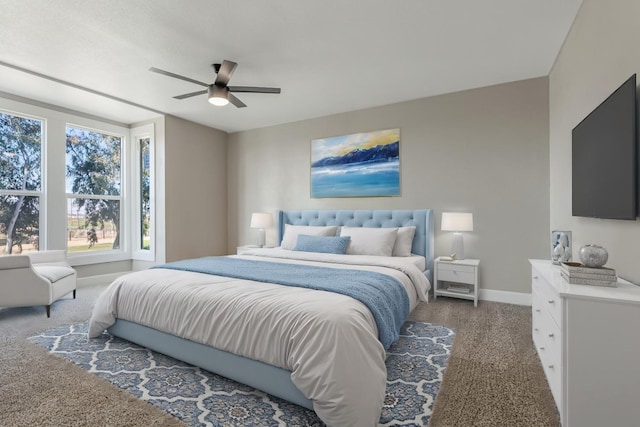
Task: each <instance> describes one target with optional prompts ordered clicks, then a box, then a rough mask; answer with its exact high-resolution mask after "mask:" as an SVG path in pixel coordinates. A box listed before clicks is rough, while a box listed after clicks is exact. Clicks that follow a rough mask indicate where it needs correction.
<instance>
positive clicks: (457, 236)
mask: <svg viewBox="0 0 640 427" xmlns="http://www.w3.org/2000/svg"><path fill="white" fill-rule="evenodd" d="M440 229H441V230H442V231H453V232H454V233H453V239H452V241H451V251H452V252H453V253H455V254H456V257H455V258H456V259H464V242H463V241H462V233H460V232H461V231H473V214H471V213H459V212H442V222H441V224H440Z"/></svg>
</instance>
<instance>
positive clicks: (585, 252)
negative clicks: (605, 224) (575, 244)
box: [580, 245, 609, 267]
mask: <svg viewBox="0 0 640 427" xmlns="http://www.w3.org/2000/svg"><path fill="white" fill-rule="evenodd" d="M608 260H609V252H607V250H606V249H605V248H603V247H602V246H598V245H584V246H583V247H581V248H580V261H582V263H583V264H584V265H586V266H587V267H602V266H603V265H605V264H606V263H607V261H608Z"/></svg>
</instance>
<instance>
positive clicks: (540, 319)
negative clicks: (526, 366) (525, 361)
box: [532, 301, 562, 402]
mask: <svg viewBox="0 0 640 427" xmlns="http://www.w3.org/2000/svg"><path fill="white" fill-rule="evenodd" d="M542 303H544V301H542ZM536 314H537V316H536ZM533 316H534V317H533V318H532V323H533V324H534V325H535V326H534V330H533V332H532V335H533V336H534V344H535V346H536V351H537V352H538V355H539V356H540V362H541V363H542V367H543V369H544V372H545V375H546V377H547V381H548V382H549V388H551V392H552V393H553V397H554V399H556V402H559V399H560V392H561V390H562V389H561V387H562V383H561V377H562V348H561V346H562V335H561V332H560V328H559V327H558V325H557V324H556V322H555V321H554V320H553V318H552V317H551V315H550V312H549V311H547V310H544V309H542V310H541V311H540V313H536V312H535V311H534V314H533ZM534 319H537V320H535V321H534ZM536 329H537V331H536Z"/></svg>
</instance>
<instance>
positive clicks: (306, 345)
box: [89, 249, 430, 427]
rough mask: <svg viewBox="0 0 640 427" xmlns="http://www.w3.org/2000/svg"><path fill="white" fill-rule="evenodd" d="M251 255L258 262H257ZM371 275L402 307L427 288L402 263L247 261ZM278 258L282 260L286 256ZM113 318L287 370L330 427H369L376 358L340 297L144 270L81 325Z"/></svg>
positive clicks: (379, 366)
mask: <svg viewBox="0 0 640 427" xmlns="http://www.w3.org/2000/svg"><path fill="white" fill-rule="evenodd" d="M258 256H260V258H257V257H258ZM265 256H268V260H269V261H273V262H294V263H304V264H311V265H325V266H326V265H327V263H330V264H331V266H332V267H336V268H354V269H364V270H370V271H376V272H380V273H383V274H387V275H389V276H393V277H395V278H397V279H398V280H399V281H400V282H401V283H402V284H403V286H404V287H405V289H407V293H408V294H409V299H410V302H411V308H412V309H413V307H414V306H415V305H416V304H417V302H418V300H424V301H426V295H427V291H428V289H429V286H430V284H429V283H428V281H427V279H426V278H425V276H424V274H422V272H421V271H420V269H419V268H418V267H417V266H416V264H415V260H411V259H410V258H400V257H396V258H383V257H368V256H354V255H330V254H311V253H305V252H292V251H283V250H280V249H272V250H268V249H263V250H256V251H255V252H253V253H252V255H246V256H244V255H243V256H242V258H247V259H261V260H265V259H266V258H264V257H265ZM285 257H286V258H285ZM116 318H119V319H124V320H128V321H131V322H135V323H139V324H141V325H145V326H148V327H151V328H154V329H157V330H160V331H163V332H167V333H170V334H173V335H176V336H179V337H182V338H187V339H189V340H192V341H196V342H199V343H204V344H207V345H210V346H213V347H215V348H218V349H221V350H224V351H228V352H231V353H235V354H239V355H242V356H245V357H249V358H252V359H255V360H260V361H263V362H265V363H268V364H271V365H274V366H278V367H280V368H283V369H287V370H289V371H291V372H292V374H291V380H292V381H293V383H294V384H295V385H296V387H298V389H300V391H302V393H303V394H304V395H305V396H306V397H307V398H309V399H311V400H312V401H313V406H314V410H315V411H316V413H317V414H318V416H319V417H320V418H321V419H322V421H324V422H325V423H326V424H327V425H329V426H367V427H369V426H374V425H377V423H378V420H379V417H380V412H381V409H382V404H383V400H384V395H385V385H386V368H385V365H384V361H385V351H384V348H383V346H382V344H381V343H380V341H378V338H377V336H378V330H377V327H376V324H375V321H374V319H373V316H372V314H371V312H370V311H369V309H368V308H367V307H366V306H365V305H364V304H362V303H361V302H359V301H357V300H355V299H353V298H350V297H347V296H344V295H340V294H335V293H331V292H324V291H316V290H311V289H303V288H296V287H289V286H281V285H276V284H268V283H258V282H253V281H249V280H240V279H232V278H227V277H220V276H212V275H207V274H201V273H192V272H184V271H177V270H169V269H151V270H145V271H140V272H135V273H131V274H128V275H125V276H122V277H121V278H119V279H117V280H116V281H114V282H113V283H112V284H111V285H110V286H109V287H108V288H107V290H106V291H105V292H104V293H103V294H102V295H100V297H99V298H98V300H97V302H96V305H95V308H94V311H93V315H92V317H91V321H90V325H89V336H90V337H96V336H98V335H100V334H101V333H102V332H103V331H104V330H105V329H106V328H108V327H109V326H111V325H112V324H114V323H115V321H116Z"/></svg>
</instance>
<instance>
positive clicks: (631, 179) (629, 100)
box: [571, 74, 639, 220]
mask: <svg viewBox="0 0 640 427" xmlns="http://www.w3.org/2000/svg"><path fill="white" fill-rule="evenodd" d="M636 120H637V112H636V75H635V74H634V75H633V76H631V77H630V78H629V79H628V80H627V81H626V82H624V83H623V84H622V85H621V86H620V87H619V88H618V89H616V90H615V92H613V93H612V94H611V95H609V97H608V98H607V99H605V100H604V101H603V102H602V104H600V105H599V106H598V107H596V109H595V110H593V111H592V112H591V113H590V114H589V115H588V116H587V117H585V118H584V119H583V120H582V121H581V122H580V123H578V125H577V126H576V127H575V128H574V129H573V132H572V151H571V153H572V154H571V155H572V164H571V167H572V169H571V178H572V211H573V216H582V217H592V218H607V219H628V220H635V219H636V216H637V213H638V194H637V193H638V187H639V183H638V179H639V177H638V163H639V159H638V154H639V153H638V137H637V124H636Z"/></svg>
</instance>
